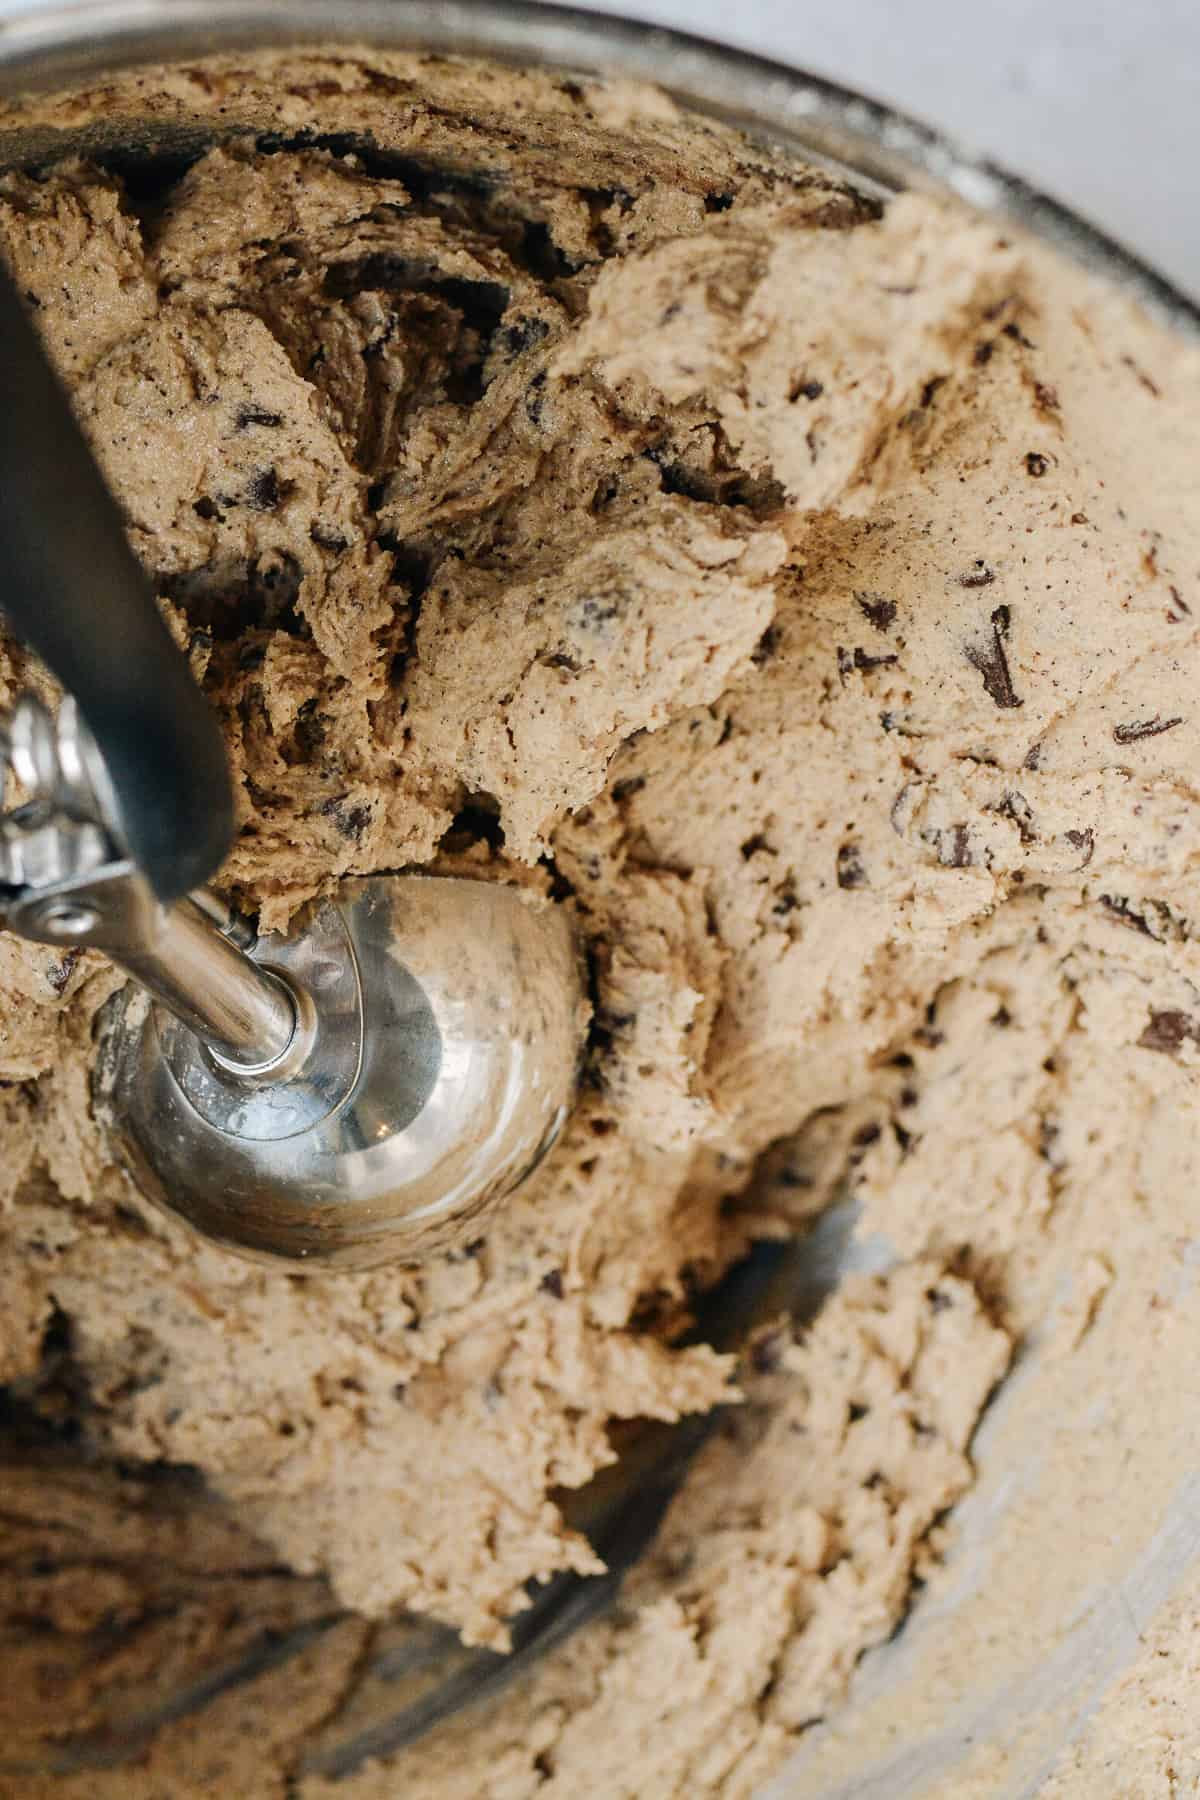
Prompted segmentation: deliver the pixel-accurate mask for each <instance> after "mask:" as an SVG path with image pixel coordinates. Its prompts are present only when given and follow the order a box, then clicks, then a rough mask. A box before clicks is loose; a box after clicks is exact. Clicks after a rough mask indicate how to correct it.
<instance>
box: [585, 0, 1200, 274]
mask: <svg viewBox="0 0 1200 1800" xmlns="http://www.w3.org/2000/svg"><path fill="white" fill-rule="evenodd" d="M577 3H578V4H582V5H587V6H589V7H590V9H591V10H592V11H594V12H616V13H626V14H629V15H633V16H636V17H638V18H643V19H650V20H653V21H654V22H655V23H656V24H662V25H674V26H677V27H680V28H683V29H686V30H689V31H694V32H697V33H699V34H700V35H701V36H705V37H713V38H718V39H720V40H721V41H722V42H724V43H731V44H737V45H739V46H740V47H742V48H745V49H748V50H756V51H758V52H759V53H760V54H762V55H766V56H773V57H776V58H777V59H779V60H780V61H782V62H789V63H792V64H795V65H798V66H799V67H801V68H806V69H811V70H813V71H814V72H815V73H817V74H820V75H826V76H829V77H832V78H833V79H834V80H836V81H840V82H843V83H844V84H845V85H846V86H848V87H854V88H859V89H861V90H862V91H863V92H864V93H867V94H870V95H871V96H872V97H873V98H875V99H879V100H888V101H891V102H892V103H893V105H897V106H900V107H902V108H903V109H904V110H905V111H906V112H910V113H914V114H916V115H917V116H918V117H921V118H923V119H925V120H927V121H928V122H929V123H930V124H932V125H937V126H940V127H941V128H942V129H943V130H944V131H949V132H951V133H952V134H953V135H954V136H955V137H957V138H959V139H960V140H961V141H962V142H963V143H965V144H967V145H968V146H969V147H970V148H972V149H975V150H979V151H983V152H984V153H985V154H986V155H988V156H991V157H992V158H993V159H994V160H995V161H997V162H999V163H1002V164H1003V165H1005V166H1006V167H1008V168H1010V169H1012V170H1013V171H1014V173H1016V174H1018V175H1023V176H1025V177H1026V178H1027V179H1028V180H1031V181H1033V182H1034V183H1035V184H1036V185H1037V186H1039V187H1041V188H1043V189H1045V191H1046V192H1047V193H1050V194H1053V195H1054V196H1055V198H1056V199H1059V200H1064V201H1066V202H1067V203H1068V204H1070V205H1072V206H1074V207H1075V208H1076V210H1077V211H1079V212H1081V213H1083V214H1084V215H1085V216H1087V217H1088V218H1090V219H1091V220H1093V222H1094V223H1096V224H1098V225H1101V226H1103V228H1104V229H1105V230H1106V231H1108V232H1109V233H1110V234H1111V235H1112V236H1113V237H1116V238H1119V239H1120V240H1121V241H1122V242H1124V243H1125V244H1127V245H1128V246H1129V247H1130V248H1131V249H1134V250H1137V251H1139V252H1140V253H1141V254H1142V255H1143V256H1144V257H1146V258H1147V260H1148V261H1150V262H1152V263H1153V264H1154V265H1155V266H1156V267H1157V268H1159V269H1160V270H1161V271H1162V273H1163V274H1165V275H1170V276H1172V277H1173V278H1174V279H1175V281H1176V282H1177V283H1178V284H1179V285H1180V286H1181V287H1183V288H1185V289H1186V290H1187V291H1189V292H1190V293H1192V294H1193V295H1194V296H1195V297H1196V298H1198V299H1200V0H993V3H992V4H988V3H987V0H577Z"/></svg>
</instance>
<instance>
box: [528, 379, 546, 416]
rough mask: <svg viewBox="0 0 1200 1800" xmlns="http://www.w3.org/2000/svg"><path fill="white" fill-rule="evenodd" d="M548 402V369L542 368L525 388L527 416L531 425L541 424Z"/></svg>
mask: <svg viewBox="0 0 1200 1800" xmlns="http://www.w3.org/2000/svg"><path fill="white" fill-rule="evenodd" d="M545 403H546V371H545V369H541V370H539V371H538V373H537V374H536V375H535V376H534V378H533V380H532V381H531V382H530V384H529V386H528V388H526V390H525V416H526V418H527V419H528V420H529V423H530V424H531V425H540V424H541V422H542V409H543V407H544V406H545Z"/></svg>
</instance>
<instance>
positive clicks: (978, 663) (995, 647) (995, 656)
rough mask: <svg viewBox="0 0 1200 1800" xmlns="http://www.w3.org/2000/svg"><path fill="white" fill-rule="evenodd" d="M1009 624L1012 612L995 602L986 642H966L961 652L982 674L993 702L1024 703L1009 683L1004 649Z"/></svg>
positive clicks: (1009, 676)
mask: <svg viewBox="0 0 1200 1800" xmlns="http://www.w3.org/2000/svg"><path fill="white" fill-rule="evenodd" d="M1011 625H1012V615H1011V613H1010V612H1009V609H1008V607H1007V606H998V607H997V608H996V610H995V612H994V613H993V614H992V641H991V644H990V645H983V644H968V645H967V646H966V649H965V650H964V652H963V654H964V656H965V657H966V659H967V661H968V662H969V663H970V665H971V667H972V668H973V669H978V671H979V673H980V674H981V675H982V676H983V685H984V688H985V690H986V692H987V695H988V698H989V699H991V700H993V701H994V702H995V704H996V705H997V706H1000V707H1013V706H1024V704H1025V702H1024V700H1022V699H1021V697H1020V696H1019V695H1018V693H1017V691H1016V689H1015V688H1014V687H1013V683H1012V674H1011V672H1010V670H1009V666H1008V652H1007V651H1006V650H1005V648H1004V642H1005V639H1006V638H1007V637H1008V634H1009V630H1010V628H1011Z"/></svg>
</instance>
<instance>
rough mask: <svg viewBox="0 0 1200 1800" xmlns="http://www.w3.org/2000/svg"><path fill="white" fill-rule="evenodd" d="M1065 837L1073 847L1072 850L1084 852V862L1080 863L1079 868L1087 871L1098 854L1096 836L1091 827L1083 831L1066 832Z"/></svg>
mask: <svg viewBox="0 0 1200 1800" xmlns="http://www.w3.org/2000/svg"><path fill="white" fill-rule="evenodd" d="M1063 836H1064V837H1065V838H1066V840H1067V842H1068V844H1070V845H1071V847H1072V849H1074V850H1082V851H1083V861H1082V862H1081V863H1080V865H1079V867H1080V868H1081V869H1086V868H1087V866H1088V864H1089V863H1090V862H1091V860H1092V857H1093V856H1094V855H1095V854H1096V834H1095V832H1094V831H1093V830H1092V828H1091V826H1090V825H1088V826H1086V827H1085V828H1084V829H1083V830H1082V831H1064V832H1063Z"/></svg>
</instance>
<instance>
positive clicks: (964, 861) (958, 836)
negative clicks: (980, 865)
mask: <svg viewBox="0 0 1200 1800" xmlns="http://www.w3.org/2000/svg"><path fill="white" fill-rule="evenodd" d="M973 860H974V859H973V857H972V855H971V833H970V830H969V828H968V827H967V826H966V825H953V826H951V828H950V833H949V836H947V834H946V833H945V832H943V833H942V835H941V838H940V840H939V842H938V861H939V862H940V863H941V865H942V867H943V868H945V869H969V868H970V867H971V864H972V862H973Z"/></svg>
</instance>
